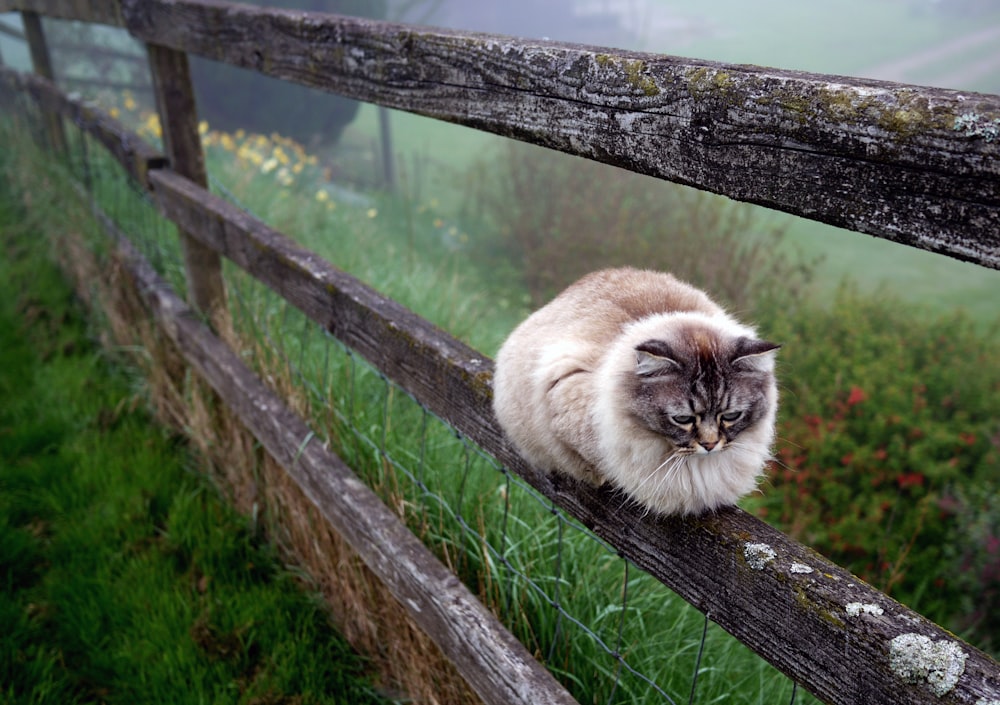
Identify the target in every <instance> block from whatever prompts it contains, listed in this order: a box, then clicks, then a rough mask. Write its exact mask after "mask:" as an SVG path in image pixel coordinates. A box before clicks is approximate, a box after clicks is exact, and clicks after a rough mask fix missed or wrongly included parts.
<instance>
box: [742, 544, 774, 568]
mask: <svg viewBox="0 0 1000 705" xmlns="http://www.w3.org/2000/svg"><path fill="white" fill-rule="evenodd" d="M743 557H744V558H746V559H747V565H748V566H750V567H751V568H753V569H754V570H762V569H763V568H764V566H766V565H767V564H768V563H770V562H771V561H773V560H774V559H775V558H777V557H778V554H777V553H775V552H774V549H773V548H771V547H770V546H768V545H767V544H766V543H745V544H743Z"/></svg>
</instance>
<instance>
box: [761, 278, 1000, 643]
mask: <svg viewBox="0 0 1000 705" xmlns="http://www.w3.org/2000/svg"><path fill="white" fill-rule="evenodd" d="M769 316H770V318H771V320H769V321H767V323H766V324H765V327H766V328H767V329H768V333H769V335H773V336H775V337H776V338H777V339H779V340H781V341H782V342H784V343H785V347H784V348H783V350H782V354H781V360H782V363H781V366H782V370H781V379H782V384H783V386H784V394H783V407H782V410H781V420H780V425H779V437H780V438H779V441H778V445H777V458H778V463H777V464H776V465H775V466H774V467H773V468H772V472H771V478H772V480H771V482H772V484H773V487H771V488H765V490H764V496H763V498H762V499H760V500H757V501H756V502H755V503H754V506H755V507H756V510H757V511H758V513H759V514H760V515H761V516H764V517H767V519H768V520H769V521H772V522H774V523H776V524H777V525H779V526H781V527H783V528H784V529H785V530H787V531H789V532H790V533H791V534H792V535H793V536H795V537H796V538H798V539H799V540H801V541H803V542H804V543H807V544H809V545H810V546H813V547H814V548H816V549H817V550H818V551H820V552H822V553H824V554H826V555H827V556H829V557H830V558H832V559H833V560H835V561H837V562H838V563H840V564H842V565H844V566H846V567H848V568H850V569H851V570H852V571H854V572H855V573H857V574H858V575H859V576H861V577H862V578H864V579H865V580H867V581H869V582H871V583H872V584H874V585H875V586H877V587H879V588H880V589H882V590H884V591H885V592H887V593H889V594H891V595H893V596H894V597H896V598H897V599H900V600H901V601H903V602H907V603H909V604H911V606H913V607H914V608H915V609H917V610H919V611H921V612H922V613H924V614H925V615H927V616H929V617H931V618H932V619H935V620H937V621H940V622H942V623H943V624H945V625H946V626H950V627H952V628H954V629H957V630H962V631H965V632H966V633H967V634H969V636H970V638H972V639H974V640H975V641H976V642H977V643H979V644H981V645H983V646H986V647H987V648H988V647H989V646H990V644H989V639H990V638H991V636H990V635H995V634H997V633H1000V601H998V597H1000V594H998V593H1000V591H998V587H1000V513H998V509H1000V502H998V501H997V499H996V497H997V490H998V489H1000V481H998V473H997V466H998V462H1000V453H998V442H1000V422H998V419H1000V396H998V392H1000V356H998V354H997V352H996V349H995V346H994V344H993V341H992V340H991V338H990V337H989V336H987V335H983V334H982V333H980V332H977V331H976V329H975V327H974V326H973V324H972V323H971V321H969V320H968V319H967V318H965V317H963V316H961V315H952V316H949V317H943V318H940V319H938V320H929V319H928V317H927V316H926V315H924V314H923V313H922V312H921V311H920V310H919V309H907V308H905V307H904V306H903V305H902V304H901V303H900V302H899V301H898V300H896V299H894V298H893V297H891V296H890V295H888V294H886V293H885V292H880V293H878V294H876V295H874V296H872V295H861V294H859V293H858V292H857V291H855V290H853V289H851V288H849V287H843V288H842V289H841V290H840V291H839V293H838V295H837V296H836V299H835V301H834V302H833V305H832V306H831V307H830V308H829V309H819V308H812V309H809V310H805V311H803V312H802V314H800V315H797V316H794V317H787V316H784V315H782V312H781V311H780V310H778V309H774V310H771V311H770V312H769ZM993 646H996V644H993Z"/></svg>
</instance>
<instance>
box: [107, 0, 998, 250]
mask: <svg viewBox="0 0 1000 705" xmlns="http://www.w3.org/2000/svg"><path fill="white" fill-rule="evenodd" d="M122 11H123V15H124V18H125V22H126V24H127V26H128V29H129V31H130V32H132V33H133V34H134V35H135V36H137V37H140V38H143V39H146V40H147V41H157V42H161V43H163V44H164V45H167V46H171V47H173V48H175V49H178V50H183V51H188V52H193V53H196V54H199V55H201V56H206V57H208V58H211V59H215V60H218V61H224V62H227V63H231V64H234V65H237V66H242V67H245V68H249V69H253V70H257V71H260V72H262V73H265V74H268V75H271V76H276V77H279V78H283V79H287V80H291V81H295V82H298V83H302V84H304V85H308V86H312V87H315V88H319V89H322V90H326V91H331V92H335V93H340V94H342V95H345V96H349V97H352V98H356V99H359V100H363V101H368V102H372V103H378V104H380V105H385V106H388V107H392V108H399V109H402V110H408V111H411V112H415V113H419V114H422V115H429V116H431V117H435V118H439V119H443V120H448V121H451V122H456V123H460V124H464V125H468V126H471V127H475V128H479V129H482V130H487V131H490V132H495V133H497V134H501V135H506V136H510V137H514V138H517V139H521V140H525V141H529V142H534V143H536V144H541V145H544V146H547V147H552V148H554V149H559V150H562V151H566V152H570V153H573V154H579V155H582V156H585V157H588V158H591V159H596V160H598V161H602V162H606V163H609V164H614V165H616V166H620V167H624V168H627V169H631V170H633V171H637V172H641V173H644V174H650V175H653V176H656V177H660V178H664V179H668V180H671V181H676V182H679V183H684V184H689V185H692V186H695V187H698V188H701V189H705V190H709V191H713V192H716V193H721V194H724V195H727V196H729V197H731V198H735V199H738V200H741V201H748V202H751V203H758V204H761V205H765V206H769V207H771V208H776V209H779V210H784V211H788V212H790V213H796V214H798V215H802V216H804V217H807V218H811V219H814V220H820V221H823V222H827V223H832V224H834V225H838V226H842V227H846V228H849V229H852V230H858V231H861V232H866V233H870V234H872V235H877V236H879V237H884V238H888V239H890V240H894V241H897V242H902V243H905V244H908V245H913V246H916V247H921V248H924V249H928V250H932V251H935V252H942V253H945V254H948V255H950V256H953V257H956V258H959V259H966V260H971V261H974V262H978V263H980V264H983V265H986V266H989V267H994V268H996V267H1000V137H998V138H996V139H989V130H990V129H995V128H996V127H998V126H1000V97H998V96H993V95H982V94H976V93H970V92H957V91H949V90H941V89H935V88H922V87H917V86H908V85H901V84H894V83H887V82H879V81H872V80H862V79H854V78H845V77H839V76H823V75H815V74H808V73H801V72H794V71H783V70H777V69H766V68H760V67H754V66H742V65H741V66H736V65H727V64H721V63H714V62H709V61H700V60H690V59H681V58H677V57H670V56H663V55H655V54H643V53H635V52H625V51H619V50H614V49H605V48H595V47H586V46H579V45H571V44H562V43H556V42H548V41H541V40H522V39H514V38H510V37H504V36H493V35H484V34H473V33H463V32H456V31H448V30H435V29H428V28H418V27H413V26H407V25H400V24H392V23H385V22H376V21H370V20H362V19H355V18H347V17H338V16H334V15H324V14H318V13H306V12H297V11H279V10H263V9H259V8H255V7H250V6H243V5H235V4H231V3H226V2H212V3H206V2H202V1H201V0H122Z"/></svg>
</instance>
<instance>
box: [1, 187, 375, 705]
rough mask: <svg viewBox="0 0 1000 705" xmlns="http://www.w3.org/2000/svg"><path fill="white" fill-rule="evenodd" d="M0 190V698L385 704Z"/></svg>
mask: <svg viewBox="0 0 1000 705" xmlns="http://www.w3.org/2000/svg"><path fill="white" fill-rule="evenodd" d="M23 219H24V213H22V212H20V211H19V210H16V209H14V208H13V207H12V206H11V205H10V203H9V201H2V202H0V233H2V236H3V237H2V238H0V370H2V374H0V624H2V625H3V628H2V629H0V702H2V703H75V702H81V703H82V702H105V703H138V702H142V703H156V702H162V703H200V702H219V703H257V704H262V703H277V702H296V703H299V702H301V703H321V702H322V703H352V704H353V703H376V702H379V699H378V697H376V696H375V695H374V691H373V689H372V686H371V684H370V682H369V681H368V680H366V678H365V677H364V675H363V663H362V661H361V660H360V659H359V658H358V656H356V655H355V654H354V653H353V652H352V651H351V650H350V648H349V647H348V646H347V645H346V643H345V642H344V641H343V640H342V638H340V637H339V636H338V635H337V634H336V633H335V631H334V630H333V628H332V627H331V626H330V623H329V621H328V619H327V617H326V616H325V614H324V612H323V611H322V609H321V608H320V607H319V605H318V602H317V601H316V600H314V599H313V598H312V597H311V596H310V595H309V594H308V593H307V592H305V591H304V590H303V586H302V585H301V584H299V583H298V582H297V580H296V579H295V578H293V577H292V575H291V574H290V573H289V572H287V571H286V570H284V569H283V568H282V567H281V564H280V561H279V560H278V558H277V556H276V555H275V553H274V551H273V550H272V549H271V548H270V547H269V546H268V545H267V544H266V543H265V542H264V541H263V540H262V537H261V535H260V534H259V533H258V531H257V530H256V527H255V526H254V525H253V524H252V523H250V522H249V521H248V520H246V519H243V518H241V517H239V516H237V515H236V514H235V513H234V512H233V511H231V510H229V509H227V507H226V506H225V504H224V503H223V502H222V501H221V499H220V497H219V496H218V495H217V493H216V492H215V490H214V489H213V488H212V486H211V485H209V484H208V482H207V481H206V480H205V479H204V478H203V477H201V476H199V475H197V474H196V473H195V472H193V471H192V469H193V460H192V458H191V457H190V456H189V454H188V452H187V451H186V449H185V447H184V446H183V445H181V444H180V442H179V441H178V440H176V439H174V438H172V437H170V436H169V435H167V434H166V433H165V432H164V431H162V430H160V429H159V428H157V427H156V426H155V425H153V424H152V423H151V421H150V419H149V418H148V416H147V414H146V413H145V412H144V411H143V410H142V409H143V404H142V399H141V395H140V394H139V393H138V392H137V387H138V386H140V385H139V383H138V382H137V381H136V379H135V378H134V377H132V376H130V374H129V373H126V372H123V370H122V369H121V368H119V367H117V366H115V365H113V364H111V362H110V361H109V359H108V357H107V355H106V354H104V353H102V352H101V351H100V350H99V349H97V348H95V347H94V346H93V345H92V343H91V341H90V338H89V335H88V333H89V331H88V327H87V324H86V323H85V322H84V319H83V318H82V317H81V311H80V310H79V309H78V307H77V305H76V303H75V301H74V299H73V297H72V295H71V293H70V291H69V289H68V288H67V285H66V284H65V283H64V282H63V281H62V279H61V278H60V276H59V273H58V272H57V271H56V270H55V269H54V267H53V266H52V265H51V264H49V263H48V261H47V259H46V252H45V245H44V239H43V238H40V237H39V232H37V231H35V230H30V229H28V228H25V227H24V226H23V225H21V224H20V222H21V221H22V220H23Z"/></svg>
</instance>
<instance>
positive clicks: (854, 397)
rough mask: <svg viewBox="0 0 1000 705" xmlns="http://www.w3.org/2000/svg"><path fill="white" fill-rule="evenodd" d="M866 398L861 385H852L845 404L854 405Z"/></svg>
mask: <svg viewBox="0 0 1000 705" xmlns="http://www.w3.org/2000/svg"><path fill="white" fill-rule="evenodd" d="M867 399H868V395H867V394H866V393H865V390H863V389H862V388H861V387H857V386H852V387H851V393H850V394H848V395H847V405H848V406H855V405H857V404H860V403H861V402H863V401H865V400H867Z"/></svg>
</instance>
